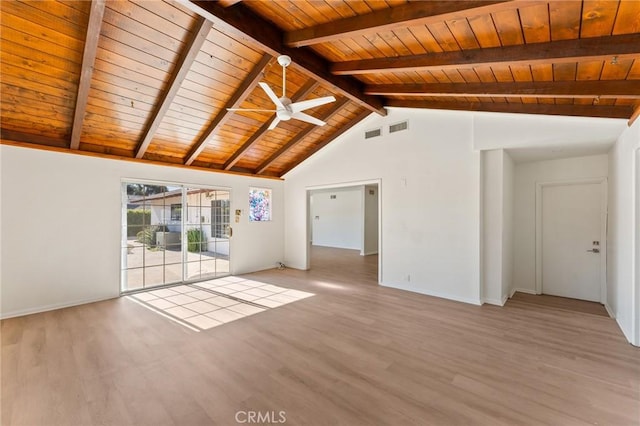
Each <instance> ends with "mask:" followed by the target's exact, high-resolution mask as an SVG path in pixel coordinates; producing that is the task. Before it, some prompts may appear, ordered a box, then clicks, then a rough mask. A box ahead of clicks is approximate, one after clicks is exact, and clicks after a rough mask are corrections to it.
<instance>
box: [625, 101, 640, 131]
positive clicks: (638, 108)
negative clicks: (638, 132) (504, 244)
mask: <svg viewBox="0 0 640 426" xmlns="http://www.w3.org/2000/svg"><path fill="white" fill-rule="evenodd" d="M638 117H640V103H638V104H636V106H635V110H634V111H633V114H631V117H630V118H629V121H628V122H627V125H628V126H629V127H631V125H632V124H633V122H634V121H636V120H637V119H638Z"/></svg>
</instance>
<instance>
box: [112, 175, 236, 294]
mask: <svg viewBox="0 0 640 426" xmlns="http://www.w3.org/2000/svg"><path fill="white" fill-rule="evenodd" d="M230 195H231V194H230V191H229V190H228V189H214V188H201V187H192V186H187V185H180V184H170V183H145V182H123V184H122V200H123V201H122V246H121V252H122V254H121V286H120V290H121V292H122V293H127V292H131V291H138V290H142V289H147V288H152V287H159V286H164V285H169V284H178V283H184V282H195V281H201V280H205V279H211V278H216V277H222V276H227V275H229V274H230V267H229V264H230V241H229V240H230V233H231V228H230Z"/></svg>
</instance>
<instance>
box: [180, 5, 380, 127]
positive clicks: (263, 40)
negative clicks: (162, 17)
mask: <svg viewBox="0 0 640 426" xmlns="http://www.w3.org/2000/svg"><path fill="white" fill-rule="evenodd" d="M177 1H178V2H179V3H180V4H182V5H184V6H185V7H187V8H188V9H190V10H191V11H193V12H195V13H197V14H198V15H200V16H203V17H205V18H206V19H208V20H210V21H212V22H213V25H214V27H216V28H217V29H219V30H220V31H222V32H223V33H225V34H227V35H229V36H232V37H235V38H237V39H238V40H239V41H241V42H244V43H249V44H251V45H254V46H256V47H258V48H259V49H261V50H263V51H264V52H266V53H269V54H270V55H272V56H274V57H275V56H278V55H289V56H290V57H291V59H292V61H293V64H294V65H295V66H296V67H297V69H299V70H300V71H301V72H303V73H304V74H306V75H307V76H308V77H310V78H312V79H314V80H317V81H318V82H320V84H322V85H324V86H327V87H328V88H329V89H330V90H335V91H336V92H339V94H341V95H343V96H346V97H348V98H349V99H350V100H352V101H353V102H355V103H357V104H359V105H361V106H363V107H365V108H367V109H368V110H370V111H373V112H376V113H378V114H380V115H386V113H387V112H386V111H385V109H384V105H383V100H382V98H380V97H377V96H370V95H365V94H364V92H363V90H362V89H363V84H362V82H360V81H359V80H357V79H356V78H354V77H350V76H336V75H333V74H332V73H331V72H330V71H329V68H330V66H331V63H330V62H329V61H328V60H327V59H325V58H324V57H322V56H321V55H319V54H318V53H316V52H315V51H314V50H312V49H310V48H305V47H303V48H294V47H290V46H287V45H285V44H284V32H283V31H282V30H281V29H280V28H278V27H277V26H275V25H274V24H273V23H271V22H269V21H267V20H266V19H264V18H262V17H261V16H259V15H258V14H256V13H255V12H253V11H252V10H251V9H250V8H248V7H247V6H245V5H244V4H242V3H237V4H234V5H233V6H231V7H227V8H225V7H222V6H221V5H219V4H217V2H212V1H202V0H177Z"/></svg>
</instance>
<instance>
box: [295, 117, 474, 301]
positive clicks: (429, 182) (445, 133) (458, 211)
mask: <svg viewBox="0 0 640 426" xmlns="http://www.w3.org/2000/svg"><path fill="white" fill-rule="evenodd" d="M403 119H408V120H409V130H406V131H402V132H398V133H394V134H392V135H389V134H388V127H387V126H388V125H389V124H393V123H397V122H398V121H401V120H403ZM381 125H382V126H385V127H384V129H383V136H381V137H379V138H373V139H367V140H365V139H364V136H363V133H364V131H365V130H366V129H369V128H374V127H379V126H381ZM472 128H473V119H472V115H471V114H469V113H460V112H451V111H427V110H409V109H389V114H388V115H387V116H386V117H379V116H376V115H372V116H370V117H368V118H367V119H366V120H364V121H363V122H361V123H360V124H358V125H356V126H354V127H353V129H351V130H350V131H349V132H347V133H346V134H345V135H343V136H342V137H341V138H338V139H337V140H336V141H334V142H333V143H331V144H329V145H328V146H327V147H326V148H324V149H322V150H321V151H319V152H318V153H316V154H315V155H314V156H312V157H311V158H310V159H308V160H307V161H305V162H304V163H302V164H301V165H300V166H298V167H297V168H295V169H293V170H292V171H291V172H289V173H288V174H287V175H286V176H285V179H286V181H285V210H286V217H287V221H286V225H285V259H286V263H287V265H290V266H292V267H295V268H300V269H306V268H307V267H308V264H307V249H308V244H307V241H306V238H305V235H306V232H305V230H306V226H307V220H306V219H307V212H306V211H305V205H306V191H307V188H309V187H314V186H322V185H338V184H346V183H349V182H368V181H375V180H377V179H381V185H380V187H379V190H380V197H381V203H382V212H381V217H380V221H381V224H382V236H381V240H382V246H381V247H380V254H381V259H382V265H381V272H382V276H381V281H382V284H383V285H386V286H391V287H396V288H404V289H408V290H411V291H416V292H420V293H426V294H432V295H436V296H441V297H446V298H449V299H454V300H461V301H465V302H470V303H476V304H478V303H480V278H479V277H480V273H479V270H480V262H479V253H480V246H479V244H480V238H479V234H480V222H479V217H480V212H479V210H480V198H479V192H480V155H479V153H478V152H475V151H473V149H472ZM356 159H357V160H356Z"/></svg>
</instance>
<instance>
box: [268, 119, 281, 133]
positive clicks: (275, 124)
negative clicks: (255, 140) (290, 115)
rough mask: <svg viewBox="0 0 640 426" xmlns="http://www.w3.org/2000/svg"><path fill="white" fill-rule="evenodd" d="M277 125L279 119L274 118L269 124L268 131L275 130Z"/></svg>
mask: <svg viewBox="0 0 640 426" xmlns="http://www.w3.org/2000/svg"><path fill="white" fill-rule="evenodd" d="M278 123H280V119H279V118H278V117H277V116H276V118H274V119H273V121H272V122H271V124H269V130H273V129H275V128H276V126H277V125H278Z"/></svg>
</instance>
